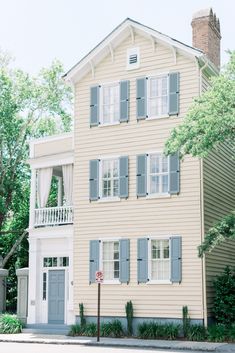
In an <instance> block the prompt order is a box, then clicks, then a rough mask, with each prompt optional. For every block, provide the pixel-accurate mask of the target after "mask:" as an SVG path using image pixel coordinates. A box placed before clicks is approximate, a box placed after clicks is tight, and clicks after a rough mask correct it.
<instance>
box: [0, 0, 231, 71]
mask: <svg viewBox="0 0 235 353" xmlns="http://www.w3.org/2000/svg"><path fill="white" fill-rule="evenodd" d="M208 7H212V8H213V11H214V12H216V15H217V16H218V17H219V19H220V26H221V33H222V42H221V44H222V51H221V53H222V64H224V63H225V62H226V61H227V60H228V55H227V54H226V53H225V51H226V50H227V49H231V50H233V49H235V41H234V37H235V20H234V13H235V1H234V0H223V1H222V0H161V1H160V0H0V48H1V49H2V50H4V51H8V52H10V53H11V54H12V55H13V57H14V58H15V62H14V65H15V66H17V67H20V68H22V69H23V70H25V71H27V72H29V73H31V74H36V73H37V72H38V71H39V70H40V69H41V68H42V67H48V66H49V65H50V64H51V62H52V60H53V59H55V58H57V59H59V60H60V61H61V62H62V63H63V65H64V68H65V71H67V70H69V69H70V68H71V67H72V66H73V65H74V64H75V63H77V62H78V61H79V60H80V59H81V58H82V57H83V56H84V55H86V54H87V52H89V51H90V50H91V49H92V48H93V47H94V46H95V45H96V44H97V43H98V42H99V41H101V40H102V39H103V38H104V37H105V36H106V35H107V34H108V33H110V32H111V31H112V30H113V29H114V28H115V27H116V26H117V25H118V24H119V23H120V22H122V21H123V20H124V19H125V18H126V17H130V18H132V19H134V20H136V21H139V22H141V23H143V24H145V25H147V26H150V27H152V28H154V29H156V30H158V31H160V32H162V33H164V34H167V35H169V36H171V37H173V38H175V39H177V40H180V41H182V42H184V43H186V44H189V45H191V44H192V39H191V38H192V31H191V20H192V14H193V13H194V12H197V11H198V10H200V9H204V8H208Z"/></svg>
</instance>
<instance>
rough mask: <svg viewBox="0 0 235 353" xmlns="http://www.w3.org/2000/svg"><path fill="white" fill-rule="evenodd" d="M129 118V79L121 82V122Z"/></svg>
mask: <svg viewBox="0 0 235 353" xmlns="http://www.w3.org/2000/svg"><path fill="white" fill-rule="evenodd" d="M128 120H129V81H121V82H120V122H125V121H128Z"/></svg>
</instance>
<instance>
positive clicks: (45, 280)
mask: <svg viewBox="0 0 235 353" xmlns="http://www.w3.org/2000/svg"><path fill="white" fill-rule="evenodd" d="M46 299H47V274H46V273H45V272H44V273H43V282H42V300H46Z"/></svg>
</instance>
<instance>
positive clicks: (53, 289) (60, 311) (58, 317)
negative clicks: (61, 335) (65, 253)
mask: <svg viewBox="0 0 235 353" xmlns="http://www.w3.org/2000/svg"><path fill="white" fill-rule="evenodd" d="M48 277H49V280H48V286H49V288H48V323H49V324H64V303H65V300H64V295H65V272H64V270H50V271H49V276H48Z"/></svg>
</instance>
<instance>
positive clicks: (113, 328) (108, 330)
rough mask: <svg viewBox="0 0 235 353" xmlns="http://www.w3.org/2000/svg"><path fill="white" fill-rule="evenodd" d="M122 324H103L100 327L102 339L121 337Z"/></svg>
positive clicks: (112, 322)
mask: <svg viewBox="0 0 235 353" xmlns="http://www.w3.org/2000/svg"><path fill="white" fill-rule="evenodd" d="M123 333H124V332H123V327H122V323H121V321H119V320H114V321H111V322H104V323H102V324H101V325H100V335H101V336H103V337H115V338H119V337H122V336H123Z"/></svg>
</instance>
